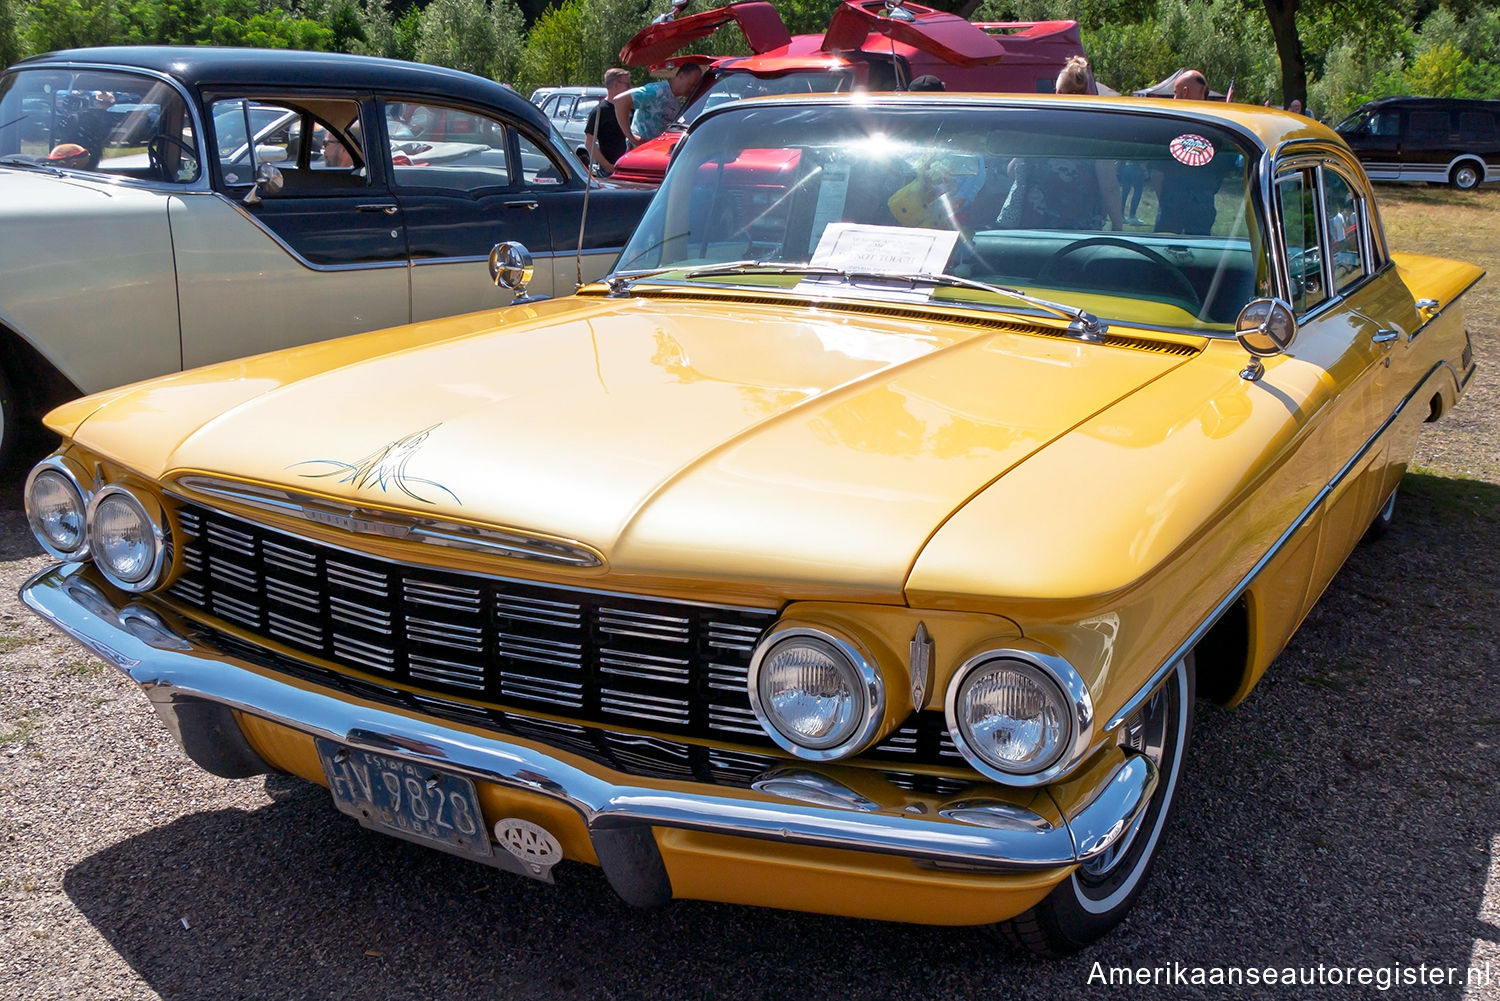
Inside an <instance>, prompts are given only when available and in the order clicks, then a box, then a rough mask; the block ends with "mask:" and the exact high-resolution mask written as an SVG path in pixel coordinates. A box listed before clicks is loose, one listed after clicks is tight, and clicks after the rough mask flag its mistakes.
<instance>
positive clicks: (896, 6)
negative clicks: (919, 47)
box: [882, 0, 916, 90]
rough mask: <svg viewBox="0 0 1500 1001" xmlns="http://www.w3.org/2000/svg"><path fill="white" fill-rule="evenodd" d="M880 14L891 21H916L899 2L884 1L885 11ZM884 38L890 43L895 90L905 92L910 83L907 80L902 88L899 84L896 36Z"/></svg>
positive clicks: (899, 62)
mask: <svg viewBox="0 0 1500 1001" xmlns="http://www.w3.org/2000/svg"><path fill="white" fill-rule="evenodd" d="M882 13H883V14H884V16H886V17H888V18H890V19H891V20H892V21H915V20H916V16H915V15H913V14H912V12H911V11H909V10H907V9H906V8H905V7H903V6H901V0H886V3H885V10H884V11H883V12H882ZM886 37H887V38H889V39H890V42H891V69H892V70H894V71H895V74H896V89H897V90H905V89H906V88H907V87H910V86H911V81H910V80H908V81H907V82H906V86H902V84H901V60H899V59H897V58H896V36H895V34H889V35H887V36H886Z"/></svg>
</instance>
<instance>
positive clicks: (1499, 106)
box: [1351, 94, 1500, 114]
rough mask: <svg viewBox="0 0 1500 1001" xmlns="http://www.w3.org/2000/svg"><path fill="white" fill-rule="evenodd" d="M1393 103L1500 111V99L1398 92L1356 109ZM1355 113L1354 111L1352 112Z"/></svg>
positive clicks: (1386, 106)
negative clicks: (1476, 107)
mask: <svg viewBox="0 0 1500 1001" xmlns="http://www.w3.org/2000/svg"><path fill="white" fill-rule="evenodd" d="M1393 104H1425V105H1429V106H1433V107H1436V106H1438V105H1442V106H1443V107H1445V108H1447V107H1454V106H1460V107H1471V108H1472V107H1475V106H1479V107H1483V108H1484V109H1485V110H1487V111H1500V101H1494V100H1486V99H1482V98H1477V97H1412V96H1411V95H1409V94H1398V95H1396V96H1394V97H1377V98H1375V100H1373V101H1366V102H1365V103H1364V104H1361V105H1360V106H1359V107H1358V108H1355V109H1354V110H1355V111H1363V110H1365V109H1366V108H1388V107H1390V106H1391V105H1393ZM1351 114H1353V112H1351Z"/></svg>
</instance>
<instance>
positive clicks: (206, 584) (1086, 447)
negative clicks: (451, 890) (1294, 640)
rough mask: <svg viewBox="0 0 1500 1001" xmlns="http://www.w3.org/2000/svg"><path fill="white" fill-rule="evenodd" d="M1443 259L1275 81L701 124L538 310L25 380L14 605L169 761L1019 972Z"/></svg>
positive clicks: (1302, 606) (1339, 550) (1356, 433)
mask: <svg viewBox="0 0 1500 1001" xmlns="http://www.w3.org/2000/svg"><path fill="white" fill-rule="evenodd" d="M1121 161H1128V162H1132V163H1137V164H1139V165H1140V166H1141V167H1142V169H1143V170H1144V171H1145V172H1146V174H1147V176H1148V177H1149V178H1151V181H1150V182H1149V183H1150V191H1149V192H1148V193H1147V195H1146V197H1145V198H1144V199H1143V201H1142V203H1141V209H1140V214H1141V215H1142V216H1143V217H1144V219H1143V223H1142V224H1141V225H1136V224H1134V223H1132V224H1130V228H1123V229H1122V228H1118V226H1117V225H1116V226H1114V227H1111V226H1110V225H1109V222H1108V220H1110V219H1111V218H1112V217H1113V216H1115V215H1117V214H1118V208H1119V206H1118V199H1119V189H1118V185H1117V184H1111V183H1110V182H1109V179H1110V178H1113V177H1115V176H1116V171H1117V165H1118V164H1119V163H1120V162H1121ZM494 265H495V271H496V275H497V280H499V281H500V282H501V283H502V284H504V285H506V286H508V287H514V286H516V285H518V284H524V280H525V279H526V278H527V272H528V270H529V269H528V266H527V261H526V255H525V253H524V251H523V250H522V249H521V248H519V247H507V248H505V249H504V250H503V251H502V252H500V253H498V254H497V255H496V258H495V261H494ZM1480 277H1481V273H1480V271H1479V269H1477V268H1475V267H1472V266H1470V265H1467V264H1462V263H1459V262H1455V261H1447V260H1439V259H1435V258H1429V257H1416V256H1410V255H1403V254H1399V253H1395V252H1394V251H1393V250H1392V249H1391V247H1390V246H1389V245H1388V244H1387V242H1386V238H1385V234H1384V233H1383V231H1382V228H1381V223H1380V215H1379V212H1378V211H1377V209H1376V205H1375V202H1374V199H1373V198H1372V196H1371V193H1370V187H1369V184H1368V182H1367V180H1366V178H1365V176H1364V174H1363V172H1362V171H1361V170H1360V167H1359V164H1358V162H1357V161H1356V160H1355V158H1354V157H1353V155H1352V154H1351V153H1350V151H1349V149H1348V147H1347V146H1345V145H1344V144H1343V143H1342V142H1340V141H1339V139H1338V138H1337V136H1335V135H1334V134H1333V133H1332V132H1331V131H1330V130H1328V129H1326V128H1324V127H1323V126H1321V125H1318V124H1317V123H1315V122H1313V121H1311V120H1309V119H1306V118H1302V117H1300V116H1295V115H1289V114H1285V113H1283V112H1280V111H1273V110H1269V109H1261V108H1246V107H1237V106H1225V105H1223V104H1210V103H1200V102H1186V101H1142V100H1135V99H1120V100H1102V99H1096V98H1058V97H1033V98H999V97H995V98H983V97H975V96H957V95H944V94H923V95H887V96H878V97H877V96H866V97H862V98H854V99H839V98H830V97H822V98H800V99H790V98H768V99H763V100H757V101H747V102H741V103H738V104H733V105H728V106H725V107H723V108H719V109H715V110H713V111H710V112H708V113H706V114H705V115H704V116H703V117H702V118H701V119H699V120H698V121H697V122H696V123H695V124H694V127H693V129H692V132H691V134H690V135H689V137H688V139H687V140H686V142H685V143H684V144H683V146H682V148H681V151H680V152H679V154H678V156H677V158H676V160H675V162H674V164H673V166H672V168H671V171H670V173H669V175H668V177H667V179H666V182H665V184H664V186H663V187H662V188H661V190H660V191H659V193H658V194H657V197H656V199H655V200H654V201H653V202H652V204H651V207H650V209H649V210H648V211H647V213H646V215H645V217H644V218H643V220H642V222H641V224H640V226H639V227H638V228H637V229H636V231H635V233H634V235H633V236H632V237H631V239H630V242H629V243H628V245H627V246H626V248H625V250H624V251H623V253H622V255H621V259H620V261H619V263H618V265H617V267H616V269H615V270H614V272H613V273H612V274H611V275H610V276H609V277H608V278H607V279H606V280H605V281H603V282H601V283H597V284H593V285H589V286H587V287H585V288H584V289H583V290H582V291H581V292H580V293H579V294H577V295H575V296H570V297H567V298H566V299H554V300H551V301H538V300H533V299H530V298H529V297H528V298H526V299H523V300H522V301H520V302H519V303H518V304H516V305H512V306H510V307H508V308H507V309H505V310H501V311H498V312H496V311H491V312H485V313H479V314H474V315H471V316H464V317H455V318H452V319H448V320H444V321H440V322H435V323H428V324H423V325H420V326H415V327H401V328H396V329H392V330H386V331H381V332H377V333H370V334H365V335H362V336H358V337H352V338H348V339H344V340H338V341H330V342H324V343H321V344H316V345H310V346H307V347H303V348H300V349H295V350H289V351H284V352H280V353H276V354H270V355H266V356H263V357H261V358H256V359H250V360H246V361H238V362H229V363H224V364H220V365H215V366H211V367H208V368H203V369H199V370H197V371H193V372H187V373H183V374H180V375H173V376H168V377H165V378H162V379H158V380H155V381H152V382H147V383H144V384H142V385H139V386H135V387H132V388H127V389H121V390H117V391H114V392H110V393H103V394H99V395H95V396H92V397H89V398H87V399H83V400H79V401H77V402H75V403H71V404H68V405H66V406H63V407H61V408H59V409H57V410H55V411H53V412H52V413H51V414H50V415H49V416H48V418H47V423H48V425H49V426H50V427H51V428H53V429H54V430H55V431H56V432H57V433H58V434H60V435H62V436H63V439H64V444H63V445H62V447H61V449H59V451H58V452H57V453H56V454H55V455H53V456H51V457H50V458H48V459H46V460H44V461H43V462H42V463H41V464H40V465H38V466H37V467H36V468H35V470H34V471H33V473H32V474H31V476H30V478H29V480H28V483H27V490H26V503H27V512H28V516H29V518H30V520H31V524H32V526H33V528H34V530H35V533H36V536H37V538H38V540H39V541H40V542H41V544H42V546H43V547H44V548H45V549H46V550H47V551H48V552H49V553H51V554H52V555H53V556H55V557H57V559H58V560H59V561H60V562H59V563H58V564H56V565H54V566H53V567H51V568H50V569H47V570H45V571H43V572H41V573H40V574H38V575H37V576H36V577H34V578H33V579H32V580H31V581H30V582H29V583H27V584H26V586H25V588H24V589H23V592H22V596H23V598H24V600H25V602H26V603H27V604H28V605H29V606H30V607H31V608H32V609H34V610H35V611H36V612H37V613H39V614H40V615H42V616H43V617H44V618H46V619H47V620H49V621H50V622H52V623H53V624H55V625H56V626H57V627H58V628H60V629H62V630H63V631H65V632H66V633H68V634H69V635H71V636H73V637H74V638H76V639H77V640H78V641H80V642H81V643H83V644H84V645H85V646H86V647H88V648H89V649H91V650H93V651H94V652H96V653H97V654H99V655H100V656H101V657H103V658H104V659H105V660H107V661H108V662H110V663H111V664H113V665H115V666H116V667H118V668H120V669H121V670H122V671H124V672H126V673H127V674H128V675H129V676H130V677H131V678H132V679H134V680H135V681H136V682H137V683H138V684H139V685H140V686H141V687H142V688H143V689H144V690H145V692H146V694H147V696H148V698H149V699H150V700H151V703H152V704H153V706H154V707H155V709H156V711H157V712H158V713H159V714H160V716H161V718H162V720H163V721H164V722H165V724H166V725H167V727H168V728H169V729H170V730H171V732H172V734H173V735H174V737H175V738H176V739H177V740H178V741H179V742H180V744H181V745H182V747H183V749H184V751H185V752H186V753H187V755H188V756H189V757H190V758H192V759H193V760H194V761H195V762H197V763H198V764H199V765H200V766H202V767H203V768H205V769H207V770H209V771H210V772H213V773H215V774H217V775H222V776H231V777H233V776H250V775H255V774H260V773H266V772H290V773H293V774H295V775H299V776H302V777H303V778H305V779H307V780H309V781H312V782H316V783H320V784H322V785H325V786H327V787H328V789H329V790H330V795H331V798H332V800H333V803H334V804H335V805H336V806H337V807H338V809H340V810H342V811H344V812H345V813H347V814H349V815H350V816H352V817H354V818H355V819H356V820H357V821H358V822H359V823H360V824H362V825H364V826H365V827H368V828H372V829H374V830H377V831H383V832H385V833H388V834H392V835H394V836H397V837H402V838H407V839H410V840H412V841H416V842H418V843H420V844H424V845H428V846H431V847H433V848H437V849H440V850H443V851H448V852H453V853H456V854H458V855H461V856H464V857H466V858H470V859H474V860H477V861H480V862H485V863H488V864H490V865H494V866H498V867H500V868H502V869H506V870H509V871H513V872H518V873H521V874H523V875H527V876H531V877H535V878H538V879H544V880H550V879H552V878H553V870H554V866H555V864H556V863H558V862H559V861H560V860H563V859H568V860H573V861H575V862H583V863H587V864H590V865H597V866H600V867H602V868H603V870H604V872H605V873H606V875H607V876H608V878H609V881H610V882H611V884H612V885H613V886H614V887H615V889H616V890H618V891H619V893H620V894H621V896H623V897H624V898H625V899H626V900H628V901H631V902H633V903H636V904H643V905H648V904H659V903H662V902H665V901H667V900H669V899H671V898H674V897H676V898H698V899H707V900H716V901H729V902H734V903H740V904H754V905H764V906H773V907H782V908H794V909H801V910H810V911H820V912H828V913H835V914H845V915H856V916H860V917H866V918H884V919H892V920H900V921H911V922H930V923H939V924H989V923H995V922H1007V923H1006V924H1005V925H1003V927H1004V928H1006V929H1008V930H1009V932H1010V934H1011V935H1012V936H1013V937H1014V939H1015V940H1016V941H1019V942H1021V943H1023V944H1024V945H1026V946H1029V947H1031V948H1034V949H1037V950H1040V951H1045V952H1050V953H1064V952H1069V951H1072V950H1076V949H1079V948H1081V947H1083V946H1084V945H1086V944H1087V943H1089V942H1090V941H1092V940H1094V939H1096V938H1097V937H1099V936H1100V935H1102V934H1104V933H1105V932H1106V931H1107V930H1108V929H1109V928H1111V927H1112V926H1113V925H1115V924H1116V923H1117V922H1119V921H1120V920H1121V919H1122V918H1123V916H1124V915H1125V913H1126V912H1127V911H1128V909H1129V908H1130V906H1131V904H1132V902H1133V900H1134V899H1135V898H1136V896H1137V894H1138V893H1139V891H1140V889H1141V886H1142V882H1143V880H1144V878H1145V877H1146V874H1147V872H1148V870H1149V869H1150V867H1151V864H1152V860H1153V858H1154V857H1155V856H1156V855H1157V853H1158V850H1159V848H1160V846H1161V843H1162V841H1161V839H1162V837H1163V835H1164V833H1165V832H1166V830H1167V828H1168V818H1169V815H1170V813H1171V810H1172V806H1173V802H1174V798H1175V795H1174V794H1175V791H1176V789H1177V787H1178V784H1179V782H1180V781H1181V778H1182V776H1181V771H1182V764H1183V759H1184V751H1185V749H1186V747H1187V743H1188V738H1189V734H1190V731H1191V724H1192V718H1193V705H1194V701H1195V699H1200V698H1202V699H1211V700H1214V701H1216V702H1221V703H1234V702H1237V701H1239V700H1241V699H1244V698H1245V697H1246V696H1247V695H1248V694H1249V693H1250V691H1251V689H1252V688H1253V687H1254V686H1255V684H1256V682H1257V681H1258V680H1259V678H1260V677H1261V675H1262V674H1263V672H1265V671H1266V670H1267V668H1268V667H1269V666H1270V665H1271V663H1272V661H1273V660H1274V659H1275V658H1276V656H1277V654H1278V652H1279V651H1280V650H1281V649H1282V648H1283V646H1284V645H1285V644H1286V642H1287V640H1288V638H1289V637H1290V636H1291V634H1292V632H1293V630H1295V629H1296V627H1297V625H1298V624H1299V623H1300V622H1301V620H1302V618H1303V616H1305V615H1306V614H1307V612H1308V610H1309V609H1310V608H1311V607H1312V605H1313V603H1314V602H1316V601H1317V599H1318V597H1319V595H1320V594H1321V592H1322V591H1323V589H1324V587H1325V586H1326V585H1327V584H1328V582H1329V581H1330V579H1331V578H1332V577H1333V575H1334V574H1335V573H1336V572H1337V570H1338V568H1339V567H1340V565H1341V564H1342V563H1343V561H1344V559H1345V558H1346V557H1347V556H1348V555H1349V553H1350V552H1351V550H1352V549H1353V547H1354V546H1355V544H1356V543H1357V542H1358V541H1359V540H1360V538H1361V537H1362V536H1364V535H1366V534H1367V532H1369V530H1370V529H1371V528H1372V527H1373V528H1376V529H1377V530H1378V529H1379V527H1380V526H1382V525H1384V524H1386V523H1387V522H1388V521H1389V520H1390V519H1391V517H1392V516H1393V513H1394V505H1395V498H1396V491H1397V487H1398V485H1399V483H1400V481H1401V477H1402V474H1403V472H1404V470H1405V468H1406V466H1407V463H1408V462H1409V461H1410V459H1411V456H1412V452H1413V447H1414V442H1415V439H1416V436H1417V431H1418V428H1419V427H1420V425H1421V424H1422V422H1423V421H1428V420H1434V419H1436V418H1438V417H1440V416H1442V415H1443V414H1444V413H1445V412H1446V411H1447V410H1448V409H1449V408H1450V407H1452V406H1453V404H1454V402H1455V401H1456V400H1457V399H1458V398H1459V396H1460V395H1461V394H1462V392H1463V390H1464V387H1465V386H1466V385H1467V384H1468V382H1469V380H1470V378H1471V377H1472V375H1473V373H1474V371H1475V362H1474V359H1473V358H1472V353H1471V348H1470V345H1469V341H1468V337H1467V334H1466V332H1465V330H1464V324H1463V318H1462V311H1461V306H1460V305H1459V300H1460V298H1461V296H1462V295H1463V293H1464V292H1465V290H1466V289H1468V288H1469V287H1470V286H1471V285H1473V284H1474V283H1475V282H1476V281H1478V280H1479V278H1480ZM1294 736H1295V735H1289V736H1288V739H1294ZM1220 781H1222V782H1225V783H1232V782H1233V777H1232V776H1224V777H1223V778H1222V779H1221V780H1220Z"/></svg>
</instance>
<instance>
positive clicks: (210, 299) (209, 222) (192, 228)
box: [171, 92, 411, 368]
mask: <svg viewBox="0 0 1500 1001" xmlns="http://www.w3.org/2000/svg"><path fill="white" fill-rule="evenodd" d="M208 107H209V108H210V111H211V115H210V118H211V129H210V131H211V135H210V136H208V137H207V138H208V147H209V156H208V163H209V169H210V172H211V175H212V180H213V185H214V189H215V192H216V195H215V196H214V197H207V198H193V199H186V198H184V199H179V200H178V201H177V202H175V203H174V204H173V206H172V209H171V219H172V236H173V241H174V244H175V250H176V256H177V272H178V296H179V300H180V303H181V312H182V364H183V366H184V367H187V368H191V367H193V366H195V365H205V364H209V363H211V362H215V361H221V360H223V359H227V358H237V357H241V356H243V355H247V354H254V353H257V352H260V351H269V350H272V349H274V348H280V347H287V346H290V345H293V344H302V343H305V342H307V341H309V340H315V339H321V338H327V337H338V336H342V335H345V334H353V333H359V332H361V331H365V330H373V329H376V328H379V327H388V326H394V325H397V324H401V323H406V322H408V321H409V319H410V316H411V301H410V291H409V289H408V285H407V279H406V270H407V249H406V233H405V227H404V225H403V223H402V220H401V217H400V214H399V210H398V207H397V205H396V202H395V199H393V198H392V197H391V193H390V190H389V187H388V185H387V181H386V174H385V165H384V161H385V158H384V157H371V156H369V155H368V153H367V150H366V147H367V146H368V145H369V143H368V142H367V141H366V138H365V137H367V136H369V135H370V134H371V133H370V130H369V128H368V127H367V122H366V116H367V111H366V109H365V108H364V107H362V102H361V101H360V100H359V99H357V98H355V97H352V96H349V95H336V96H330V95H318V94H308V93H296V94H288V93H286V92H279V93H276V94H258V95H252V94H248V93H239V92H236V93H231V94H215V95H212V96H211V98H210V100H209V102H208ZM271 112H276V113H277V118H276V122H277V123H278V124H275V125H273V126H272V127H271V130H270V131H267V130H266V129H265V128H264V127H260V126H258V122H260V121H263V120H265V118H266V116H268V115H269V114H270V113H271ZM247 126H248V127H247ZM247 134H249V135H253V136H254V141H253V142H246V140H245V136H246V135H247ZM335 137H336V141H332V142H331V140H334V139H335ZM334 150H339V151H340V152H339V154H338V156H337V158H334V157H333V156H331V155H325V154H332V153H333V151H334ZM344 151H347V152H344ZM265 168H271V169H274V170H275V171H276V173H277V174H278V175H279V179H280V190H276V189H275V187H274V186H273V185H266V184H256V183H255V174H256V171H257V170H261V169H265ZM309 329H315V330H316V331H317V335H318V336H317V337H310V336H309Z"/></svg>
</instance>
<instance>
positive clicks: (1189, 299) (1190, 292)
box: [1036, 236, 1203, 313]
mask: <svg viewBox="0 0 1500 1001" xmlns="http://www.w3.org/2000/svg"><path fill="white" fill-rule="evenodd" d="M1090 247H1118V248H1120V249H1121V250H1128V251H1130V252H1131V253H1133V254H1136V255H1138V256H1140V257H1144V258H1145V259H1146V260H1148V261H1150V262H1151V263H1152V264H1155V265H1156V266H1157V267H1159V268H1160V269H1161V271H1162V273H1164V274H1165V275H1166V276H1167V277H1168V278H1169V279H1170V280H1171V284H1172V285H1174V286H1175V289H1174V294H1175V295H1176V296H1177V297H1178V298H1180V299H1181V300H1182V301H1183V302H1186V303H1191V304H1192V310H1191V312H1193V313H1198V312H1200V311H1202V309H1203V299H1202V297H1201V296H1199V295H1198V290H1197V289H1196V288H1194V287H1193V280H1192V279H1191V278H1189V277H1188V276H1187V274H1186V273H1185V272H1184V271H1183V270H1182V269H1181V268H1180V267H1178V266H1177V265H1176V264H1173V263H1172V262H1171V261H1169V260H1167V259H1166V258H1165V257H1163V256H1162V255H1161V254H1159V253H1157V252H1156V251H1154V250H1152V249H1151V248H1150V247H1143V246H1141V245H1140V244H1139V243H1136V242H1134V241H1133V240H1126V239H1122V238H1121V237H1118V236H1090V237H1085V238H1084V239H1082V240H1074V241H1073V242H1072V243H1070V244H1068V245H1067V246H1066V247H1063V248H1062V249H1061V250H1059V251H1058V252H1057V253H1055V254H1053V255H1052V256H1051V257H1050V258H1048V260H1047V262H1046V263H1045V264H1043V265H1042V267H1041V270H1039V271H1038V272H1037V273H1036V281H1037V284H1038V285H1046V284H1047V283H1048V280H1049V279H1051V278H1054V277H1056V276H1055V274H1054V272H1057V271H1060V270H1061V262H1062V260H1063V258H1065V257H1067V256H1069V255H1070V254H1076V253H1077V252H1078V251H1080V250H1087V249H1088V248H1090Z"/></svg>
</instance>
